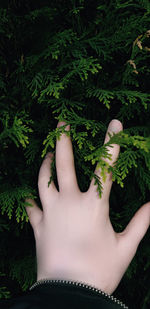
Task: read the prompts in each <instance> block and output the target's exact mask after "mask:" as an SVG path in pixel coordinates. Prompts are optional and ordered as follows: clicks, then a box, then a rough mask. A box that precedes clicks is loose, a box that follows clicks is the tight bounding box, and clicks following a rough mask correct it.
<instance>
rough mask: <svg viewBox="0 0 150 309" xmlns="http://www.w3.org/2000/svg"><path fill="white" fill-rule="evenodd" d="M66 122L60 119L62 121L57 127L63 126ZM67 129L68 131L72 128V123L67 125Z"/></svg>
mask: <svg viewBox="0 0 150 309" xmlns="http://www.w3.org/2000/svg"><path fill="white" fill-rule="evenodd" d="M65 124H66V122H64V121H60V122H58V124H57V128H59V127H61V126H64V125H65ZM65 130H66V131H69V130H70V124H69V125H67V126H66V127H65Z"/></svg>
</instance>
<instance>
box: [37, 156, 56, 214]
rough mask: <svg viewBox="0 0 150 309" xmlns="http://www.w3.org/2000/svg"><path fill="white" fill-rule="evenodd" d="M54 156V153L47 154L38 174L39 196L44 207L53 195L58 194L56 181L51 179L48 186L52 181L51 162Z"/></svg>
mask: <svg viewBox="0 0 150 309" xmlns="http://www.w3.org/2000/svg"><path fill="white" fill-rule="evenodd" d="M53 156H54V154H53V153H48V154H47V156H46V157H45V159H44V160H43V162H42V165H41V167H40V171H39V176H38V189H39V196H40V200H41V203H42V206H43V208H44V207H46V205H47V203H48V202H49V201H50V199H53V197H54V196H56V194H58V191H57V189H56V187H55V184H54V181H51V183H50V185H49V187H48V182H49V181H50V177H51V164H52V159H53Z"/></svg>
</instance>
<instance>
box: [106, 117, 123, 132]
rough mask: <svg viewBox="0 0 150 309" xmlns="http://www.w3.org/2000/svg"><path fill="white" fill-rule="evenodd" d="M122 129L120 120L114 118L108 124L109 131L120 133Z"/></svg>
mask: <svg viewBox="0 0 150 309" xmlns="http://www.w3.org/2000/svg"><path fill="white" fill-rule="evenodd" d="M121 130H122V124H121V122H120V121H119V120H117V119H113V120H112V121H111V122H110V124H109V126H108V131H112V132H114V133H118V132H119V131H121Z"/></svg>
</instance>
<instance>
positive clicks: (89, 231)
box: [26, 120, 150, 294]
mask: <svg viewBox="0 0 150 309" xmlns="http://www.w3.org/2000/svg"><path fill="white" fill-rule="evenodd" d="M64 124H65V123H58V125H59V126H60V125H64ZM67 129H70V126H67V127H66V130H67ZM122 130H123V127H122V124H121V122H120V121H119V120H112V121H111V122H110V124H109V127H108V130H107V133H106V136H105V141H104V144H105V143H107V142H108V141H109V135H108V132H111V133H112V132H115V133H118V132H119V131H122ZM112 146H113V147H109V149H110V150H109V153H110V154H112V160H108V159H106V158H105V159H104V160H105V161H106V162H108V163H109V165H111V166H113V163H114V162H115V161H116V160H117V158H118V155H119V152H120V146H119V145H117V144H113V145H112ZM52 157H53V154H51V153H50V155H49V156H48V157H46V158H45V159H44V161H43V163H42V165H41V168H40V172H39V178H38V188H39V195H40V200H41V203H42V207H43V211H42V210H41V209H40V208H39V207H38V206H37V204H36V203H35V201H34V200H32V199H26V202H29V203H31V204H32V205H33V207H28V206H27V207H26V211H27V213H28V216H29V220H30V223H31V225H32V228H33V231H34V236H35V240H36V253H37V280H40V279H45V278H50V279H52V278H53V279H56V278H59V279H66V280H69V279H70V280H74V281H82V282H85V283H87V284H90V285H95V286H96V287H97V288H98V289H101V290H103V291H104V292H106V293H109V294H111V293H113V291H114V290H115V289H116V287H117V286H118V284H119V282H120V280H121V278H122V276H123V275H124V273H125V271H126V269H127V267H128V265H129V263H130V262H131V260H132V259H133V257H134V255H135V253H136V250H137V247H138V245H139V243H140V241H141V239H142V238H143V236H144V235H145V233H146V231H147V229H148V227H149V224H150V203H146V204H144V205H143V206H142V207H141V208H140V209H139V210H138V211H137V212H136V214H135V215H134V217H133V218H132V220H131V221H130V222H129V224H128V225H127V227H126V228H125V230H124V231H123V232H121V233H116V232H115V231H114V229H113V227H112V224H111V222H110V218H109V195H110V191H111V187H112V174H111V173H108V174H107V177H106V181H105V182H103V180H102V179H101V176H100V173H101V169H100V168H99V169H98V168H96V169H95V174H96V175H98V176H99V177H100V179H101V181H102V185H103V194H102V197H101V198H100V197H99V194H98V191H97V187H96V186H95V185H94V178H93V179H92V181H91V184H90V186H89V189H88V191H87V192H81V191H80V190H79V187H78V184H77V178H76V172H75V166H74V156H73V149H72V142H71V138H70V137H68V136H66V134H65V133H63V134H62V135H61V137H60V140H57V141H56V171H57V180H58V184H59V192H58V190H57V189H56V187H55V184H54V182H53V181H52V182H51V184H50V186H49V187H48V182H49V180H50V176H51V171H50V166H51V162H52Z"/></svg>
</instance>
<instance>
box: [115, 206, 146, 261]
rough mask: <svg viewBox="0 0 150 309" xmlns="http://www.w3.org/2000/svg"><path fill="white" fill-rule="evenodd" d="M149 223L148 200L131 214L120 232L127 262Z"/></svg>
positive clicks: (134, 251)
mask: <svg viewBox="0 0 150 309" xmlns="http://www.w3.org/2000/svg"><path fill="white" fill-rule="evenodd" d="M149 225H150V202H148V203H146V204H144V205H143V206H142V207H141V208H140V209H139V210H138V211H137V212H136V213H135V215H134V216H133V218H132V219H131V221H130V222H129V224H128V225H127V227H126V228H125V230H124V231H123V232H122V233H120V236H121V247H122V250H123V252H124V256H125V259H126V262H127V260H129V261H128V264H129V263H130V261H131V260H132V259H133V257H134V255H135V253H136V250H137V247H138V245H139V243H140V241H141V240H142V238H143V237H144V235H145V234H146V231H147V229H148V227H149Z"/></svg>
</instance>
